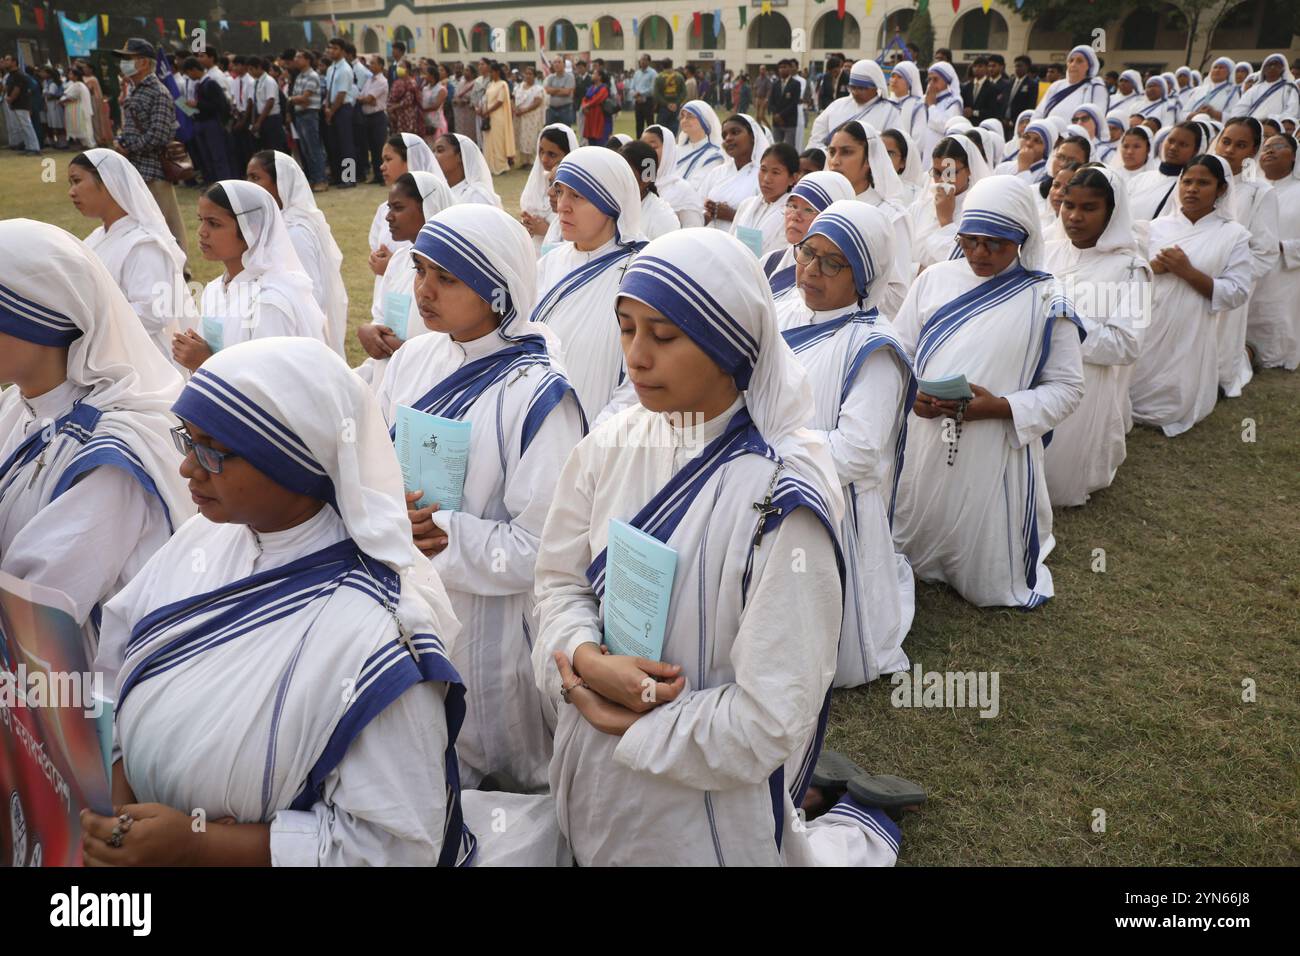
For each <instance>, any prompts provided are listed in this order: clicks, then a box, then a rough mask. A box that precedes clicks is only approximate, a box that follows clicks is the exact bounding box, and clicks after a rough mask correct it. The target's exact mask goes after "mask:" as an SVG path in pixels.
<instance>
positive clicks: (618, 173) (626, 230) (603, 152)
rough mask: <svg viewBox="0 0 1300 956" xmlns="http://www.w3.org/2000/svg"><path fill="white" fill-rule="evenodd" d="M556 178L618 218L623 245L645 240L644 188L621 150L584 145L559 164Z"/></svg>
mask: <svg viewBox="0 0 1300 956" xmlns="http://www.w3.org/2000/svg"><path fill="white" fill-rule="evenodd" d="M555 182H557V183H563V184H564V185H565V186H568V187H569V188H570V189H572V190H573V191H574V192H576V193H577V194H578V195H580V196H582V197H583V198H584V199H586V200H587V201H588V202H590V203H591V204H592V205H593V206H595V207H596V208H597V209H599V210H600V211H601V212H602V213H604V214H605V215H606V216H608V217H609V218H610V219H613V220H614V239H615V241H616V242H618V244H619V245H627V244H628V243H631V242H644V241H645V235H644V234H643V233H642V231H641V190H640V188H639V187H638V186H637V183H636V177H635V176H634V175H633V174H632V167H631V166H629V165H628V164H627V160H626V159H624V158H623V156H622V155H621V154H620V153H617V152H615V151H614V150H612V149H606V148H605V147H603V146H580V147H579V148H578V149H575V150H574V151H573V152H571V153H570V154H569V155H568V156H566V157H564V159H563V160H561V161H560V164H559V165H558V166H556V167H555Z"/></svg>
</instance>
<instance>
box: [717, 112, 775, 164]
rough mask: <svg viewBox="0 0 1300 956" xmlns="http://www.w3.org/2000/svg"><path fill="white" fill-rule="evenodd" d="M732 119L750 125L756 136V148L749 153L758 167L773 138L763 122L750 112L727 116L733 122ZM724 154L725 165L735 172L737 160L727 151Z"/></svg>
mask: <svg viewBox="0 0 1300 956" xmlns="http://www.w3.org/2000/svg"><path fill="white" fill-rule="evenodd" d="M732 120H736V121H737V122H738V123H744V124H745V125H746V126H748V127H749V132H750V135H752V136H753V137H754V150H753V152H751V153H750V154H749V161H750V162H751V163H753V164H754V168H755V169H757V168H758V164H759V161H760V160H762V158H763V154H764V153H765V152H767V148H768V147H769V146H771V145H772V138H771V137H770V136H768V135H767V131H766V129H764V127H763V124H762V123H760V122H759V121H758V120H756V119H754V117H752V116H750V115H749V114H748V113H732V114H731V115H730V116H728V117H727V122H731V121H732ZM722 155H723V163H724V165H725V167H726V168H727V169H730V170H731V171H732V172H735V171H736V161H735V160H734V159H732V158H731V156H729V155H728V154H727V153H726V152H724V153H723V154H722Z"/></svg>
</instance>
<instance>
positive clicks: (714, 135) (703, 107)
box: [682, 100, 722, 146]
mask: <svg viewBox="0 0 1300 956" xmlns="http://www.w3.org/2000/svg"><path fill="white" fill-rule="evenodd" d="M682 112H683V113H687V114H689V115H691V116H693V117H695V121H696V122H697V123H699V124H700V129H702V130H704V135H705V137H706V138H707V139H708V141H709V142H710V143H712V144H713V145H714V146H721V145H722V121H721V120H720V119H718V114H717V113H716V112H715V111H714V109H713V107H712V106H710V105H709V104H708V103H706V102H704V100H691V101H690V102H689V103H686V104H685V105H684V106H682Z"/></svg>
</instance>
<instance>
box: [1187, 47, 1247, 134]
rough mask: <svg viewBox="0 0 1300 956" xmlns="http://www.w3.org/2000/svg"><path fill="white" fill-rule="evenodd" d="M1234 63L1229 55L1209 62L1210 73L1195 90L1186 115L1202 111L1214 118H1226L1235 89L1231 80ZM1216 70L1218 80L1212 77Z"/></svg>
mask: <svg viewBox="0 0 1300 956" xmlns="http://www.w3.org/2000/svg"><path fill="white" fill-rule="evenodd" d="M1235 65H1236V64H1234V63H1233V62H1232V57H1230V56H1221V57H1218V58H1217V59H1215V61H1214V62H1213V63H1211V64H1210V75H1209V77H1208V78H1207V79H1206V81H1205V83H1204V84H1202V85H1201V87H1200V88H1199V89H1198V90H1197V94H1196V96H1195V97H1193V98H1192V102H1191V108H1190V109H1189V110H1188V111H1187V113H1188V116H1194V115H1195V114H1197V113H1198V112H1202V111H1203V112H1205V113H1207V114H1208V115H1209V116H1210V117H1212V118H1214V119H1227V118H1228V116H1227V109H1228V104H1229V103H1230V102H1231V100H1232V94H1233V90H1235V89H1236V86H1235V85H1234V84H1233V82H1232V68H1233V67H1234V66H1235ZM1216 71H1219V73H1220V79H1219V80H1218V81H1216V80H1215V78H1214V74H1215V72H1216Z"/></svg>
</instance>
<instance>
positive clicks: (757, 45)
mask: <svg viewBox="0 0 1300 956" xmlns="http://www.w3.org/2000/svg"><path fill="white" fill-rule="evenodd" d="M749 48H750V49H751V50H788V49H789V48H790V21H789V20H787V19H786V18H785V17H784V16H782V15H781V14H779V13H760V14H759V15H758V16H756V17H755V18H754V19H753V20H751V21H750V23H749Z"/></svg>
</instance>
